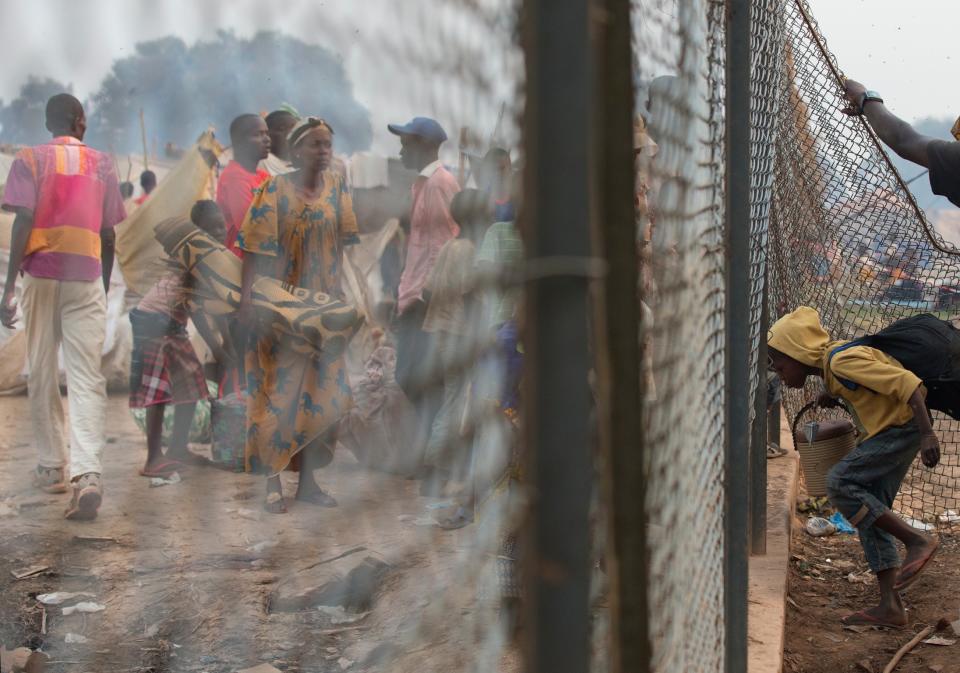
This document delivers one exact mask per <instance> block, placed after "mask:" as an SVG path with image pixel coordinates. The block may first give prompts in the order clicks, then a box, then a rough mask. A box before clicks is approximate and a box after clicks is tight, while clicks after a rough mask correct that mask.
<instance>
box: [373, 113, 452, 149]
mask: <svg viewBox="0 0 960 673" xmlns="http://www.w3.org/2000/svg"><path fill="white" fill-rule="evenodd" d="M387 130H388V131H390V133H392V134H394V135H396V136H420V137H421V138H423V139H424V140H429V141H430V142H434V143H436V144H437V145H439V144H440V143H442V142H445V141H446V139H447V132H446V131H444V130H443V127H442V126H440V124H439V123H438V122H437V120H435V119H430V118H429V117H414V118H413V119H411V120H410V121H409V122H407V123H406V124H403V125H402V126H401V125H400V124H387Z"/></svg>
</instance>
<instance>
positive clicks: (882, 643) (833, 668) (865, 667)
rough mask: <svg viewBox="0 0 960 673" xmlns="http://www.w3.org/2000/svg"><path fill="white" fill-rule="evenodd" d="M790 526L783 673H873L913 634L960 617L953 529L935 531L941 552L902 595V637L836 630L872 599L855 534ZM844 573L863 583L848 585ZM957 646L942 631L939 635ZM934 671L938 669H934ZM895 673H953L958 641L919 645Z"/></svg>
mask: <svg viewBox="0 0 960 673" xmlns="http://www.w3.org/2000/svg"><path fill="white" fill-rule="evenodd" d="M798 517H800V518H798V520H797V522H796V524H795V526H794V528H795V533H794V537H793V554H792V557H791V561H790V577H789V589H788V592H789V593H788V595H789V598H788V601H787V625H786V641H785V647H784V671H785V673H844V672H846V671H856V672H857V673H880V672H881V671H882V670H883V668H884V666H886V664H887V662H889V661H890V659H891V658H892V657H893V654H894V653H895V652H896V651H897V650H898V649H899V648H900V647H901V646H902V645H904V644H905V643H906V642H907V641H909V640H910V639H911V638H912V637H913V636H914V635H915V634H916V633H918V632H919V631H921V630H922V629H923V628H925V627H926V626H929V625H931V624H935V623H936V622H937V621H938V620H939V619H941V618H947V619H949V620H951V621H953V620H956V619H960V529H957V528H956V527H955V528H954V529H953V530H952V531H951V530H943V531H941V535H940V540H941V547H940V551H939V552H938V555H937V557H936V558H935V559H934V560H933V561H932V562H931V566H930V568H929V569H928V570H927V571H926V572H925V573H924V575H923V576H922V577H921V578H920V579H919V580H917V582H916V584H914V585H913V586H912V587H910V588H909V589H908V590H907V591H906V592H905V593H904V600H905V601H906V604H907V609H908V611H909V619H910V623H909V625H908V626H907V627H906V628H905V629H904V630H902V631H882V630H867V631H864V632H853V631H848V630H844V629H843V628H842V626H841V624H840V618H841V617H843V616H844V615H847V614H850V613H851V612H854V611H856V610H859V609H861V608H864V607H868V606H871V605H874V604H875V603H876V599H877V595H878V594H877V587H876V579H875V578H874V577H873V576H872V575H870V574H869V572H868V569H867V565H866V561H865V560H864V557H863V551H862V550H861V548H860V543H859V542H858V540H857V537H856V535H833V536H830V537H825V538H814V537H811V536H809V535H807V533H805V532H804V531H803V523H804V522H805V521H806V515H805V514H804V515H798ZM851 573H853V574H855V575H861V576H863V580H861V581H864V580H865V581H866V583H865V584H864V583H860V582H851V581H850V580H848V576H849V575H851ZM940 635H941V636H943V637H945V638H949V639H955V640H958V641H960V638H958V634H954V633H952V631H951V629H949V628H948V629H947V630H946V631H945V632H943V633H941V634H940ZM938 667H939V668H938ZM896 671H898V673H931V672H936V671H939V672H940V673H960V642H957V643H956V644H955V645H952V646H936V645H923V644H921V645H919V646H918V647H916V648H914V649H913V651H912V652H911V653H910V654H908V655H906V657H905V658H904V659H903V661H902V662H901V663H900V665H899V666H898V667H897V668H896Z"/></svg>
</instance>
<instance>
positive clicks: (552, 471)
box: [521, 0, 594, 673]
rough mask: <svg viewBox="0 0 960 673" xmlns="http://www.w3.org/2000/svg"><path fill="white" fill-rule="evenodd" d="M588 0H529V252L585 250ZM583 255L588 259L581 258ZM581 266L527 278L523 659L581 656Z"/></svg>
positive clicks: (584, 633)
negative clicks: (527, 496) (527, 493)
mask: <svg viewBox="0 0 960 673" xmlns="http://www.w3.org/2000/svg"><path fill="white" fill-rule="evenodd" d="M587 8H588V0H567V1H565V2H557V3H555V2H549V1H548V0H527V2H526V3H525V6H524V16H523V23H524V40H525V56H526V66H527V99H526V109H525V119H524V143H525V148H524V149H525V155H526V167H525V174H524V178H525V201H524V205H523V210H522V212H521V227H523V228H524V229H525V233H526V234H527V237H526V240H527V243H528V245H527V255H528V257H529V258H530V259H531V260H537V259H551V258H556V257H565V258H567V259H568V260H574V261H575V260H577V259H579V260H585V258H587V257H589V256H590V235H589V219H590V207H589V206H590V192H589V175H590V162H591V157H590V151H589V149H590V141H591V109H592V105H593V103H592V97H593V94H594V91H593V80H592V62H593V59H592V58H591V44H590V37H589V21H588V19H589V13H588V9H587ZM584 266H586V265H584ZM587 281H588V279H587V278H586V274H585V273H584V274H580V275H576V274H571V275H555V276H547V277H543V276H541V277H537V278H535V279H534V280H531V281H530V282H529V283H528V285H527V288H526V289H527V293H526V300H527V303H526V315H527V324H526V326H525V331H524V348H525V352H526V356H525V361H524V367H525V380H526V383H525V385H526V388H525V393H526V394H525V397H524V419H525V425H526V429H527V442H526V444H525V447H526V450H527V454H528V470H527V474H528V475H530V481H531V483H530V486H531V489H532V493H531V495H532V508H531V517H530V524H529V526H528V528H527V531H526V535H525V540H524V542H526V543H527V547H526V550H527V551H528V553H527V554H526V563H525V571H526V579H527V580H528V581H527V585H526V586H527V587H528V589H529V592H528V597H529V600H527V601H526V603H525V609H526V616H527V625H528V628H527V629H526V633H527V638H528V641H527V643H526V644H527V650H526V669H525V670H527V671H530V672H531V673H533V672H536V673H541V672H542V673H586V671H587V670H588V667H589V651H590V649H589V642H590V638H589V635H590V611H589V586H590V572H589V553H590V535H589V524H588V512H589V504H590V492H591V485H592V481H593V461H592V457H591V451H590V432H589V427H590V411H591V395H590V389H589V386H588V380H587V374H588V370H589V365H590V360H589V352H588V341H587V325H588V319H589V318H588V312H587Z"/></svg>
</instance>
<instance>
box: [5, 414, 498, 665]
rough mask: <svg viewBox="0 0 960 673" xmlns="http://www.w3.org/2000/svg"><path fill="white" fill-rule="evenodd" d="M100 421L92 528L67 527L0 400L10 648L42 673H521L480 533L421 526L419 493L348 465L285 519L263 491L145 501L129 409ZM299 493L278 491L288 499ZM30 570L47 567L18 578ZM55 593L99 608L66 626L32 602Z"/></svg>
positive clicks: (228, 486)
mask: <svg viewBox="0 0 960 673" xmlns="http://www.w3.org/2000/svg"><path fill="white" fill-rule="evenodd" d="M108 419H109V420H108V445H107V449H106V455H105V469H104V479H105V484H106V493H105V498H104V504H103V507H102V509H101V513H100V517H99V518H98V519H97V520H96V521H94V522H91V523H74V522H68V521H65V520H64V519H63V518H62V512H63V509H64V508H65V506H66V504H67V496H65V495H64V496H48V495H45V494H42V493H40V492H38V491H36V490H34V489H33V488H32V487H31V484H30V479H29V472H30V470H31V469H32V467H33V466H34V465H35V462H36V458H35V455H34V453H33V447H32V445H31V443H30V424H29V408H28V404H27V400H26V398H25V397H8V398H0V422H2V427H3V428H4V430H5V432H4V433H3V434H2V435H0V515H2V514H5V516H4V518H0V644H2V645H4V646H6V648H7V649H12V648H14V647H18V646H29V647H34V648H41V647H42V649H43V650H44V651H45V652H47V653H48V654H49V656H50V660H49V662H48V663H47V666H46V670H47V671H53V672H54V673H60V672H67V671H69V672H76V673H83V672H86V671H90V672H95V673H111V672H112V671H116V672H117V673H119V672H120V671H125V672H130V673H134V672H136V673H160V672H161V671H191V672H193V671H196V672H200V671H206V672H207V673H230V672H233V671H237V670H239V669H244V668H248V667H253V666H256V665H258V664H261V663H268V664H270V665H272V666H274V667H276V668H278V669H280V670H283V671H291V672H294V673H296V672H297V671H311V672H327V671H357V672H362V671H374V670H389V671H391V672H395V673H403V672H406V671H409V672H411V673H413V672H414V671H416V672H418V673H421V672H425V671H437V672H438V673H439V672H440V671H443V672H444V673H446V672H447V671H455V670H461V669H462V668H464V667H465V664H466V662H468V661H472V662H483V661H487V662H489V665H487V666H485V667H484V669H485V670H500V671H512V670H516V668H517V655H516V652H515V650H514V649H513V648H511V647H509V646H507V645H506V644H505V642H506V638H505V635H504V634H505V632H506V628H505V625H504V620H503V619H498V615H497V611H496V606H495V603H494V601H493V599H492V598H491V599H484V598H482V597H481V598H478V588H477V587H478V581H479V580H478V573H479V572H480V567H481V565H482V563H481V562H486V563H487V567H489V563H490V562H492V560H493V555H492V554H489V553H487V552H486V551H483V550H487V549H490V548H491V544H490V543H491V539H492V537H493V536H495V534H496V533H495V531H494V532H491V531H490V530H489V528H490V527H489V526H487V527H484V526H483V525H474V526H470V527H467V528H465V529H462V530H460V531H455V532H447V531H442V530H440V529H438V528H436V527H431V526H429V525H426V521H425V516H426V514H428V510H426V509H425V507H426V505H428V504H429V501H425V500H424V499H422V498H420V497H419V496H418V495H417V491H416V482H411V481H407V480H404V479H403V478H401V477H395V476H391V475H384V474H379V473H374V472H370V471H368V470H366V469H364V468H362V467H361V466H360V465H359V464H358V463H357V462H356V461H355V460H354V459H353V457H352V456H351V455H349V454H348V453H347V452H344V451H341V452H339V453H338V455H337V458H336V460H335V461H334V463H333V465H332V466H330V467H328V468H327V469H325V470H322V471H319V472H318V479H319V481H320V483H321V484H322V485H324V486H325V487H327V488H328V490H329V491H330V492H331V493H332V494H333V495H334V496H335V497H336V498H337V499H338V500H339V502H340V506H339V507H338V508H336V509H317V508H315V507H313V506H310V505H302V504H299V503H295V502H291V503H289V507H290V512H289V513H288V514H286V515H283V516H272V515H269V514H266V513H261V499H262V495H263V492H262V488H263V483H262V478H258V477H254V476H250V475H243V474H233V473H229V472H223V471H219V470H214V469H209V468H205V469H199V470H196V469H195V470H192V471H189V472H187V473H185V474H183V475H182V476H183V479H184V481H183V482H181V483H179V484H173V485H167V486H162V487H159V488H151V487H150V486H149V482H148V480H147V479H144V478H143V477H140V476H137V474H136V471H137V469H138V467H140V465H141V463H142V461H143V458H144V455H145V449H144V446H143V438H142V435H141V434H140V432H139V430H138V429H137V427H136V425H135V424H134V423H133V420H132V419H131V417H130V415H129V413H128V410H127V403H126V399H125V398H124V397H112V398H111V400H110V405H109V411H108ZM294 480H295V476H294V475H289V476H288V477H285V491H286V492H287V493H288V494H289V495H292V493H293V490H294ZM31 567H40V568H45V569H44V570H42V571H41V572H39V574H36V575H33V576H30V577H27V578H24V579H19V580H18V579H15V578H14V573H20V572H22V571H23V570H24V569H27V568H31ZM345 587H346V589H348V590H345ZM55 591H61V592H63V591H66V592H88V593H89V594H91V596H88V597H80V598H76V597H75V598H74V599H72V601H70V602H68V603H67V605H69V604H70V603H76V602H77V600H84V601H92V602H95V603H98V604H100V605H102V606H104V610H103V611H100V612H94V613H74V614H72V615H69V616H66V615H64V614H63V606H48V607H43V606H41V605H40V603H39V602H38V601H37V600H36V596H37V595H39V594H44V593H50V592H55ZM344 595H346V596H347V599H344ZM350 596H352V597H353V598H350ZM357 596H359V598H357ZM318 605H325V606H327V607H318ZM68 634H71V635H70V636H69V639H70V640H81V641H84V640H85V642H79V643H78V642H71V643H68V642H67V640H68ZM78 636H79V638H78Z"/></svg>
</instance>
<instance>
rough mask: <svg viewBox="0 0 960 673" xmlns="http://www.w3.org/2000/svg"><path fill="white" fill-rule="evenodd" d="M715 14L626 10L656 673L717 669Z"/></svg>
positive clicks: (640, 6) (719, 17)
mask: <svg viewBox="0 0 960 673" xmlns="http://www.w3.org/2000/svg"><path fill="white" fill-rule="evenodd" d="M723 11H724V6H723V3H722V2H701V1H694V2H636V3H633V17H634V22H635V34H634V47H633V48H634V56H635V71H636V76H637V79H638V82H639V84H638V91H639V96H638V115H639V118H640V119H639V120H638V128H637V138H636V140H635V149H636V151H637V163H638V167H637V175H638V185H637V193H638V202H639V208H638V213H639V218H640V221H639V223H638V224H639V227H638V236H639V238H640V245H641V249H642V251H643V253H642V255H641V264H642V273H641V276H642V291H641V296H642V297H643V300H644V302H645V304H646V306H645V311H644V313H643V315H644V318H645V323H644V325H643V334H644V339H645V345H646V346H645V347H646V350H647V357H648V360H647V363H646V367H647V368H648V370H649V372H650V375H648V377H647V380H646V388H647V391H646V397H645V402H644V405H645V409H644V418H645V420H646V424H645V428H644V430H645V432H644V440H643V441H644V446H645V447H646V448H645V456H646V460H647V511H648V516H649V521H650V558H649V570H648V576H649V582H650V585H649V619H650V631H651V633H650V641H651V643H652V646H653V670H656V671H664V672H666V671H719V670H722V668H723V637H724V627H723V621H724V620H723V579H722V578H723V566H722V559H723V543H722V530H723V525H722V520H723V511H722V510H723V492H722V475H723V363H724V359H723V348H724V340H723V309H724V306H723V304H724V296H723V252H722V248H721V245H720V244H721V242H722V239H723V223H722V218H723V134H724V126H723V99H724V94H723V77H724V74H723V73H724V66H723V63H724V57H723V53H724V44H725V43H724V40H723V25H724V24H723ZM644 127H645V128H644Z"/></svg>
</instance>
